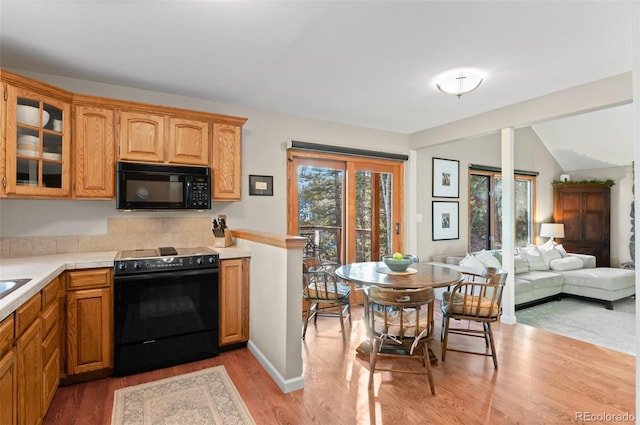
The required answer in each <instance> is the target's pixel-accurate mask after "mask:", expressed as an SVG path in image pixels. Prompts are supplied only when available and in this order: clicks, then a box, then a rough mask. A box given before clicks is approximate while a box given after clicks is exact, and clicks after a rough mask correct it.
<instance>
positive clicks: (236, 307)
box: [219, 258, 249, 347]
mask: <svg viewBox="0 0 640 425" xmlns="http://www.w3.org/2000/svg"><path fill="white" fill-rule="evenodd" d="M219 305H220V346H221V347H222V346H224V345H229V344H237V343H242V342H246V341H248V340H249V258H235V259H230V260H221V261H220V303H219Z"/></svg>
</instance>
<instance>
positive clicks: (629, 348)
mask: <svg viewBox="0 0 640 425" xmlns="http://www.w3.org/2000/svg"><path fill="white" fill-rule="evenodd" d="M635 302H636V300H635V298H634V297H629V298H624V299H622V300H619V301H615V302H614V303H613V310H607V309H606V308H604V305H602V304H601V303H597V302H593V301H588V300H582V299H575V298H563V299H562V301H550V302H548V303H544V304H540V305H537V306H534V307H529V308H525V309H523V310H518V311H516V318H517V321H518V323H523V324H525V325H530V326H533V327H536V328H540V329H545V330H547V331H550V332H553V333H557V334H560V335H564V336H567V337H569V338H573V339H579V340H581V341H584V342H588V343H591V344H595V345H600V346H602V347H607V348H610V349H612V350H616V351H620V352H623V353H626V354H631V355H636V314H635V313H636V309H635Z"/></svg>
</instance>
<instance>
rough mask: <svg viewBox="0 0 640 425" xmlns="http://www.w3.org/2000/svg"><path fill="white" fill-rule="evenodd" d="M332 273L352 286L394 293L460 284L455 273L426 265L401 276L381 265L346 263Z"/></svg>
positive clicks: (415, 265) (457, 273)
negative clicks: (373, 286)
mask: <svg viewBox="0 0 640 425" xmlns="http://www.w3.org/2000/svg"><path fill="white" fill-rule="evenodd" d="M335 273H336V275H337V276H338V277H340V278H341V279H343V280H346V281H350V282H354V283H355V284H356V285H364V286H367V285H375V286H381V287H387V288H396V289H408V288H416V289H418V288H425V287H431V288H443V287H446V286H451V285H455V284H456V283H458V282H460V281H461V280H462V273H460V272H458V271H457V270H454V269H450V268H447V267H442V266H438V265H434V264H429V263H412V264H411V265H410V266H409V267H408V268H407V271H405V272H393V271H391V270H389V268H388V267H387V266H386V265H385V264H384V263H383V262H382V261H371V262H366V263H350V264H345V265H343V266H340V267H338V268H337V269H336V271H335Z"/></svg>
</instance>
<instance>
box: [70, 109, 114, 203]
mask: <svg viewBox="0 0 640 425" xmlns="http://www.w3.org/2000/svg"><path fill="white" fill-rule="evenodd" d="M114 120H115V113H114V111H113V108H108V107H101V106H91V105H82V104H80V105H74V108H73V126H74V132H73V140H74V144H73V164H74V167H73V169H74V174H73V196H74V197H75V198H113V197H114V196H115V146H114V142H115V134H114V124H115V121H114Z"/></svg>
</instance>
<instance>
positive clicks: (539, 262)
mask: <svg viewBox="0 0 640 425" xmlns="http://www.w3.org/2000/svg"><path fill="white" fill-rule="evenodd" d="M518 253H519V254H520V256H521V257H522V258H524V259H525V260H527V264H528V265H529V270H531V271H533V270H540V271H541V270H549V267H548V266H547V264H546V263H545V262H544V259H543V258H542V254H540V251H539V250H538V247H537V246H535V245H529V246H527V247H526V248H519V249H518Z"/></svg>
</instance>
